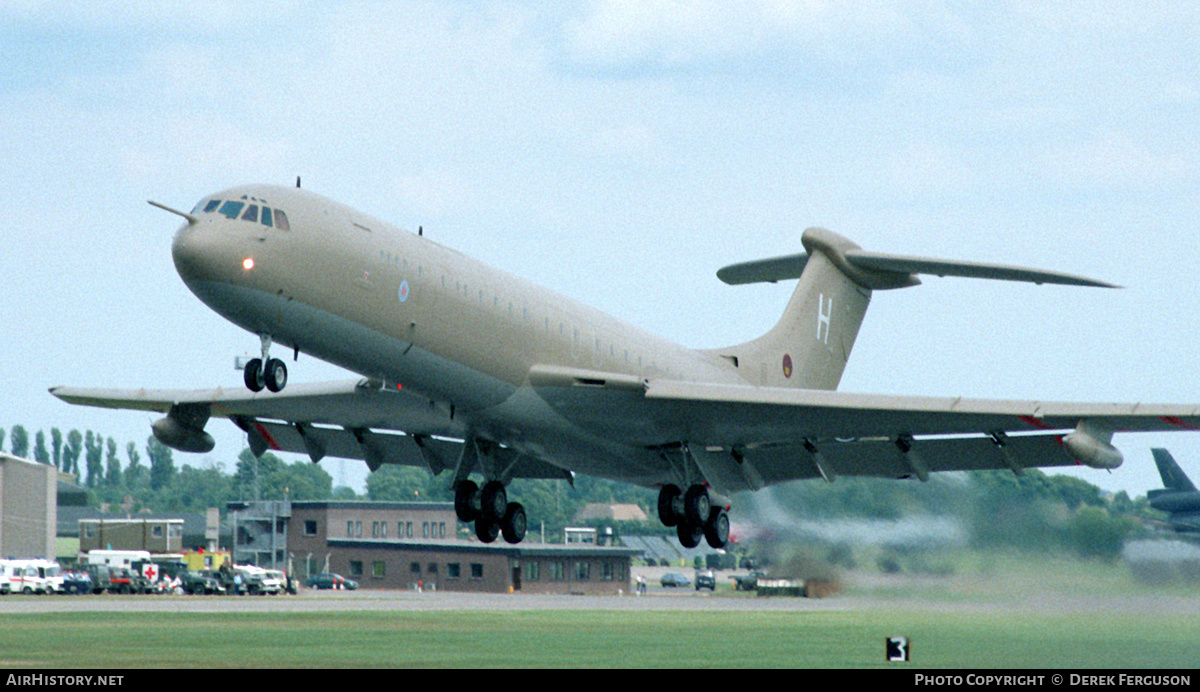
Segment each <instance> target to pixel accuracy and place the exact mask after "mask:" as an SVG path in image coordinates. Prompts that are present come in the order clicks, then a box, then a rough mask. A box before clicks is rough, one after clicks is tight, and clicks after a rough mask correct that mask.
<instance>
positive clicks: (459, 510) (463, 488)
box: [454, 481, 479, 523]
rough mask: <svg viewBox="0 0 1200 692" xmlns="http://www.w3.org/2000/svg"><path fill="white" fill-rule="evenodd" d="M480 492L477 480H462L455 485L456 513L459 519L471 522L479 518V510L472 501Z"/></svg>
mask: <svg viewBox="0 0 1200 692" xmlns="http://www.w3.org/2000/svg"><path fill="white" fill-rule="evenodd" d="M478 493H479V486H478V485H475V481H462V482H460V483H456V484H455V485H454V513H455V514H456V515H458V520H459V521H461V522H466V523H470V522H472V521H475V520H476V519H478V518H479V510H477V509H475V506H474V504H473V503H472V500H474V499H476V497H477V496H478Z"/></svg>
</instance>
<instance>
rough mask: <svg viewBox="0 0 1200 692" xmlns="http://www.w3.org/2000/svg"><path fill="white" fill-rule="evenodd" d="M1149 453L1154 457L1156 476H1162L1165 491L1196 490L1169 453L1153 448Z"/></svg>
mask: <svg viewBox="0 0 1200 692" xmlns="http://www.w3.org/2000/svg"><path fill="white" fill-rule="evenodd" d="M1150 453H1151V454H1153V455H1154V465H1155V466H1157V467H1158V475H1160V476H1162V481H1163V487H1164V488H1166V489H1167V490H1190V491H1195V490H1196V486H1195V485H1193V484H1192V481H1191V479H1190V478H1188V477H1187V474H1185V473H1184V472H1183V469H1181V468H1179V464H1178V463H1176V461H1175V458H1174V457H1172V456H1171V453H1170V452H1168V451H1167V450H1165V449H1159V448H1155V449H1151V450H1150Z"/></svg>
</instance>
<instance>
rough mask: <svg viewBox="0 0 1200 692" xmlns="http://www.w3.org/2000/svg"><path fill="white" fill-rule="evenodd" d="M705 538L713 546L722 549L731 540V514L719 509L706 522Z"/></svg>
mask: <svg viewBox="0 0 1200 692" xmlns="http://www.w3.org/2000/svg"><path fill="white" fill-rule="evenodd" d="M704 539H705V540H707V541H708V545H709V546H710V547H713V548H717V549H721V548H724V547H725V544H726V543H728V542H729V515H728V514H726V513H725V510H723V509H719V510H717V511H715V512H713V513H712V516H710V517H709V518H708V522H707V523H705V524H704Z"/></svg>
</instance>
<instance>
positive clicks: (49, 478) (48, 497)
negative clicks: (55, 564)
mask: <svg viewBox="0 0 1200 692" xmlns="http://www.w3.org/2000/svg"><path fill="white" fill-rule="evenodd" d="M57 492H58V469H56V468H54V467H53V466H49V465H46V464H39V463H37V462H35V461H30V460H28V459H22V458H21V457H16V456H13V455H11V454H5V453H3V452H0V556H4V557H16V558H42V559H45V560H53V559H54V557H55V554H54V553H55V549H54V534H55V531H56V530H57V528H58V518H57V514H58V497H57Z"/></svg>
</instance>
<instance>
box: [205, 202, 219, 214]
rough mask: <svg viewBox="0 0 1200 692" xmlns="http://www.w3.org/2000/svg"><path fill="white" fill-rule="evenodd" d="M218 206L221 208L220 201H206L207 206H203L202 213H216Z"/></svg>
mask: <svg viewBox="0 0 1200 692" xmlns="http://www.w3.org/2000/svg"><path fill="white" fill-rule="evenodd" d="M219 206H221V200H219V199H210V200H208V204H205V205H204V212H205V213H206V214H207V213H209V212H213V211H216V210H217V207H219Z"/></svg>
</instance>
